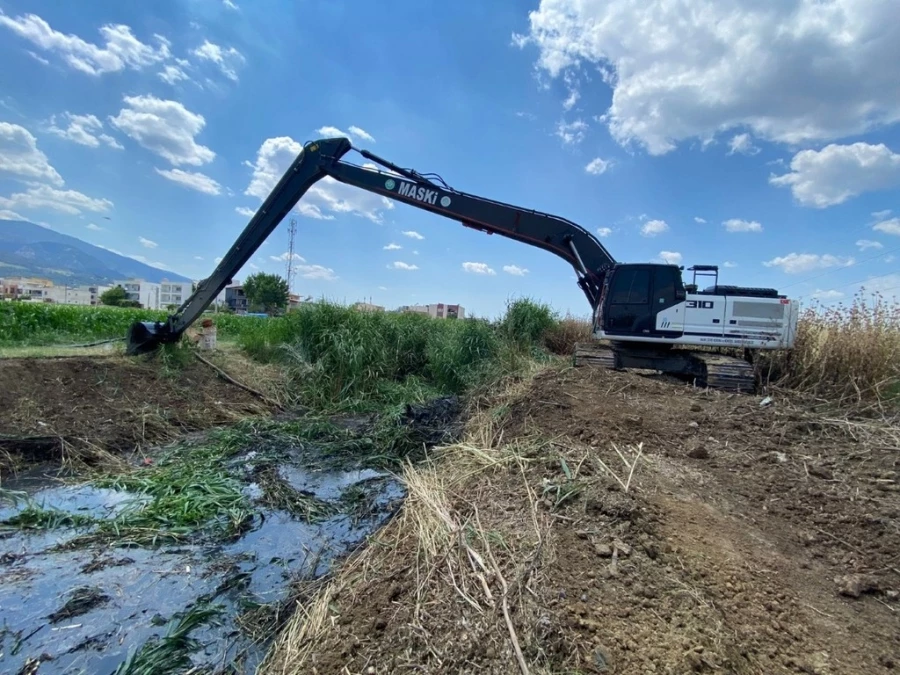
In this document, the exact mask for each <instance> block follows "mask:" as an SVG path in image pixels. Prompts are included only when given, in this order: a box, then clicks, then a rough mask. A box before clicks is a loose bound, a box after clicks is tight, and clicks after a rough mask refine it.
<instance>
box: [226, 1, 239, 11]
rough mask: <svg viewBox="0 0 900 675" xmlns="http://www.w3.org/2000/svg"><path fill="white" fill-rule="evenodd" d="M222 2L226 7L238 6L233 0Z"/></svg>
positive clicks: (233, 7) (235, 7) (234, 7)
mask: <svg viewBox="0 0 900 675" xmlns="http://www.w3.org/2000/svg"><path fill="white" fill-rule="evenodd" d="M222 4H223V5H225V6H226V7H227V8H228V9H238V6H237V4H236V3H235V2H234V0H222Z"/></svg>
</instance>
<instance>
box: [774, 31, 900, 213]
mask: <svg viewBox="0 0 900 675" xmlns="http://www.w3.org/2000/svg"><path fill="white" fill-rule="evenodd" d="M898 25H900V24H898ZM898 101H900V99H898ZM769 182H770V183H771V184H772V185H775V186H778V187H789V188H790V189H791V192H792V193H793V195H794V199H796V200H797V201H798V202H799V203H800V204H802V205H803V206H813V207H816V208H820V209H822V208H825V207H827V206H834V205H835V204H841V203H843V202H845V201H847V200H848V199H850V198H851V197H855V196H857V195H859V194H862V193H863V192H872V191H875V190H887V189H891V188H895V187H898V186H900V154H898V153H895V152H892V151H891V150H890V149H889V148H888V147H887V146H886V145H884V144H883V143H879V144H878V145H870V144H869V143H853V144H852V145H835V144H831V145H827V146H825V147H824V148H822V149H821V150H801V151H800V152H798V153H797V154H796V155H794V158H793V159H792V160H791V172H790V173H786V174H782V175H781V176H775V175H772V176H770V177H769Z"/></svg>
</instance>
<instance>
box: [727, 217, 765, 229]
mask: <svg viewBox="0 0 900 675" xmlns="http://www.w3.org/2000/svg"><path fill="white" fill-rule="evenodd" d="M722 224H723V225H724V226H725V229H726V230H728V231H729V232H762V230H763V227H762V225H760V224H759V223H758V222H756V221H755V220H741V219H740V218H730V219H729V220H726V221H723V222H722Z"/></svg>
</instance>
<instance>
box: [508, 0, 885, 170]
mask: <svg viewBox="0 0 900 675" xmlns="http://www.w3.org/2000/svg"><path fill="white" fill-rule="evenodd" d="M896 16H897V4H896V0H868V1H867V2H865V3H850V2H848V0H816V1H812V0H803V1H799V2H798V1H795V2H774V3H772V2H769V3H759V2H753V1H752V0H732V1H731V2H721V1H719V0H696V1H694V2H672V1H671V0H647V2H634V0H541V2H540V5H539V7H538V9H537V10H535V11H532V12H530V13H529V20H530V26H529V30H528V34H527V35H525V36H519V35H514V36H513V38H514V42H515V43H516V44H517V45H519V46H522V47H524V46H526V45H534V46H536V47H537V49H538V56H537V65H538V68H539V69H540V70H541V71H543V72H544V73H547V74H549V76H550V77H552V78H556V77H562V78H565V77H571V75H572V73H576V72H577V71H584V72H587V73H595V72H597V71H599V72H600V78H598V79H601V80H602V81H603V83H604V84H605V85H606V86H608V87H610V88H611V89H612V102H611V105H610V107H609V108H608V110H606V112H605V114H604V115H603V116H602V117H601V120H602V121H604V122H605V123H606V124H607V125H608V127H609V130H610V133H611V134H612V136H613V138H614V139H615V140H616V141H618V142H619V143H621V144H628V143H636V144H639V145H641V146H643V147H645V148H646V149H647V150H648V151H649V152H651V153H653V154H662V153H665V152H669V151H671V150H673V149H674V148H675V147H676V145H677V144H678V142H680V141H684V140H687V139H692V138H698V139H701V140H708V139H709V138H711V137H713V136H715V135H716V134H717V133H724V132H729V131H739V130H740V131H746V132H750V133H752V134H753V136H754V137H756V138H758V139H763V140H768V141H776V142H783V143H791V144H795V143H804V142H810V141H829V140H834V139H837V138H843V137H846V136H848V135H856V134H860V133H862V132H864V131H867V130H870V129H874V128H876V127H879V126H883V125H886V124H891V123H893V122H896V121H898V120H900V97H898V96H897V87H896V77H897V74H896V69H894V68H892V67H889V66H888V65H887V64H893V63H896V61H897V56H898V53H897V45H898V44H900V22H898V21H897V20H896ZM603 95H604V96H607V94H606V93H605V92H603Z"/></svg>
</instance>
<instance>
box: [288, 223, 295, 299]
mask: <svg viewBox="0 0 900 675" xmlns="http://www.w3.org/2000/svg"><path fill="white" fill-rule="evenodd" d="M296 236H297V220H296V218H293V217H291V222H290V225H289V226H288V259H287V283H288V293H291V292H292V291H293V290H294V237H296Z"/></svg>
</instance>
